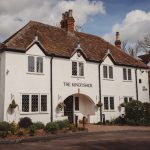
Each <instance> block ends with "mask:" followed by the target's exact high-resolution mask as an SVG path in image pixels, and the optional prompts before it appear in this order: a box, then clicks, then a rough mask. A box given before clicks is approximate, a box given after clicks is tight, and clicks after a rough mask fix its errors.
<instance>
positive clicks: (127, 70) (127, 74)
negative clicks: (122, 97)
mask: <svg viewBox="0 0 150 150" xmlns="http://www.w3.org/2000/svg"><path fill="white" fill-rule="evenodd" d="M124 69H125V70H126V77H127V79H124ZM129 70H131V80H129V73H128V72H129ZM122 72H123V81H132V69H131V68H125V67H123V69H122Z"/></svg>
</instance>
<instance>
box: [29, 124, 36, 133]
mask: <svg viewBox="0 0 150 150" xmlns="http://www.w3.org/2000/svg"><path fill="white" fill-rule="evenodd" d="M28 129H29V134H30V135H31V136H33V135H34V134H35V132H36V130H37V127H36V126H35V125H34V124H33V125H31V126H30V127H29V128H28Z"/></svg>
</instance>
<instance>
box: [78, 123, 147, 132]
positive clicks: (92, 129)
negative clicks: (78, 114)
mask: <svg viewBox="0 0 150 150" xmlns="http://www.w3.org/2000/svg"><path fill="white" fill-rule="evenodd" d="M80 126H82V125H80ZM86 128H88V131H89V132H101V131H103V132H107V131H125V130H128V131H133V130H138V131H150V127H146V126H110V125H92V124H86Z"/></svg>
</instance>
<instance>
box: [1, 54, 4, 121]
mask: <svg viewBox="0 0 150 150" xmlns="http://www.w3.org/2000/svg"><path fill="white" fill-rule="evenodd" d="M4 90H5V52H4V53H0V121H2V120H3V117H4V93H5V91H4Z"/></svg>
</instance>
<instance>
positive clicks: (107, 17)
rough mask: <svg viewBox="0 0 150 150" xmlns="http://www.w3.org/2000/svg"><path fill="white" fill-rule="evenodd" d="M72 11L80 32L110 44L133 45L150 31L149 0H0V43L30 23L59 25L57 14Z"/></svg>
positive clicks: (59, 17)
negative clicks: (117, 37) (124, 42)
mask: <svg viewBox="0 0 150 150" xmlns="http://www.w3.org/2000/svg"><path fill="white" fill-rule="evenodd" d="M68 9H73V16H74V18H75V21H76V24H77V25H80V26H82V28H81V31H82V32H87V33H91V34H96V35H98V36H101V37H103V38H105V39H106V40H108V41H110V42H113V40H114V35H115V32H116V31H119V32H120V34H121V39H122V40H129V41H131V42H135V41H137V40H139V39H141V38H142V37H144V36H145V35H146V34H148V32H150V0H0V42H2V41H3V40H5V39H6V38H8V37H9V36H10V35H12V34H13V33H15V32H16V31H17V30H19V29H20V28H21V27H23V26H24V25H25V24H26V23H28V22H29V21H30V20H35V21H40V22H43V23H46V24H50V25H56V26H59V22H60V19H61V14H62V12H64V11H67V10H68Z"/></svg>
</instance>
